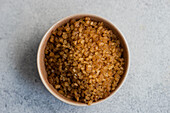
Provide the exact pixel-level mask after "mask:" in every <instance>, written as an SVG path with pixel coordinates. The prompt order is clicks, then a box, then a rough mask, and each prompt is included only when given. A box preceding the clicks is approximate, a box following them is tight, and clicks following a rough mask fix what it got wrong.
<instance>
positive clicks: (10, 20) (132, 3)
mask: <svg viewBox="0 0 170 113" xmlns="http://www.w3.org/2000/svg"><path fill="white" fill-rule="evenodd" d="M76 13H91V14H96V15H99V16H102V17H104V18H106V19H108V20H110V21H111V22H112V23H114V24H115V25H117V27H118V28H119V29H120V30H121V31H122V32H123V33H124V35H125V36H126V39H127V42H128V44H129V48H130V51H131V68H130V72H129V75H128V77H127V80H126V82H125V84H124V85H123V86H122V88H121V89H120V90H119V92H118V93H116V94H115V95H114V96H113V97H111V98H110V99H108V100H107V101H105V102H103V103H101V104H98V105H94V106H89V107H76V106H71V105H68V104H65V103H63V102H61V101H59V100H58V99H56V98H55V97H54V96H52V95H51V94H50V93H49V92H48V91H47V89H46V88H45V87H44V85H43V84H42V82H41V80H40V78H39V75H38V72H37V68H36V54H37V48H38V45H39V43H40V40H41V38H42V36H43V35H44V34H45V32H46V31H47V30H48V28H49V27H50V26H52V25H53V24H54V23H55V22H57V21H58V20H60V19H62V18H63V17H65V16H69V15H72V14H76ZM0 113H170V1H169V0H140V1H139V0H129V1H128V0H106V1H104V0H0Z"/></svg>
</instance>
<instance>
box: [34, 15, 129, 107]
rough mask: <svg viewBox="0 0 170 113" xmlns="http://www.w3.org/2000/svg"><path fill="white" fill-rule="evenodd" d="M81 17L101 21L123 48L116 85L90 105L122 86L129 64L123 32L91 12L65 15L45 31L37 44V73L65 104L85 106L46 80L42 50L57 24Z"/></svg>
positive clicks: (49, 89) (53, 93)
mask: <svg viewBox="0 0 170 113" xmlns="http://www.w3.org/2000/svg"><path fill="white" fill-rule="evenodd" d="M83 17H90V18H91V20H94V21H102V22H103V23H104V25H105V26H106V27H108V28H109V29H111V30H113V31H114V32H115V33H116V34H117V35H118V36H119V38H120V42H121V46H122V47H123V49H124V52H123V57H124V59H125V71H124V74H123V75H122V76H121V79H120V81H119V83H118V86H117V87H116V89H115V90H114V91H113V92H112V93H111V94H110V95H109V96H108V97H107V98H105V99H101V100H99V101H97V102H93V103H92V105H94V104H97V103H101V102H103V101H104V100H107V99H108V98H109V97H111V96H113V95H114V94H115V93H116V92H117V91H118V89H119V88H120V87H121V86H122V84H123V82H124V81H125V78H126V76H127V74H128V70H129V65H130V55H129V49H128V45H127V42H126V39H125V37H124V36H123V34H122V33H121V32H120V30H119V29H118V28H117V27H116V26H115V25H114V24H112V23H111V22H109V21H108V20H106V19H104V18H102V17H99V16H96V15H92V14H76V15H73V16H69V17H65V18H63V19H61V20H60V21H58V22H57V23H55V24H54V25H53V26H52V27H51V28H50V29H49V30H48V31H47V32H46V33H45V35H44V37H43V38H42V40H41V42H40V45H39V48H38V53H37V67H38V72H39V75H40V78H41V80H42V82H43V84H44V85H45V87H46V88H47V89H48V91H49V92H50V93H51V94H52V95H54V96H55V97H56V98H58V99H59V100H61V101H63V102H65V103H67V104H71V105H75V106H87V104H85V103H81V102H76V101H74V100H70V99H68V98H66V97H64V96H63V95H61V94H60V93H58V92H57V90H56V89H55V88H54V87H53V86H52V85H51V84H50V83H49V82H48V79H47V72H46V70H45V64H44V57H45V54H44V50H45V47H46V44H47V41H48V39H49V37H50V35H51V32H52V31H54V30H56V29H57V28H58V27H59V26H62V25H64V24H66V23H67V22H69V21H70V19H73V18H74V19H80V18H83Z"/></svg>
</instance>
